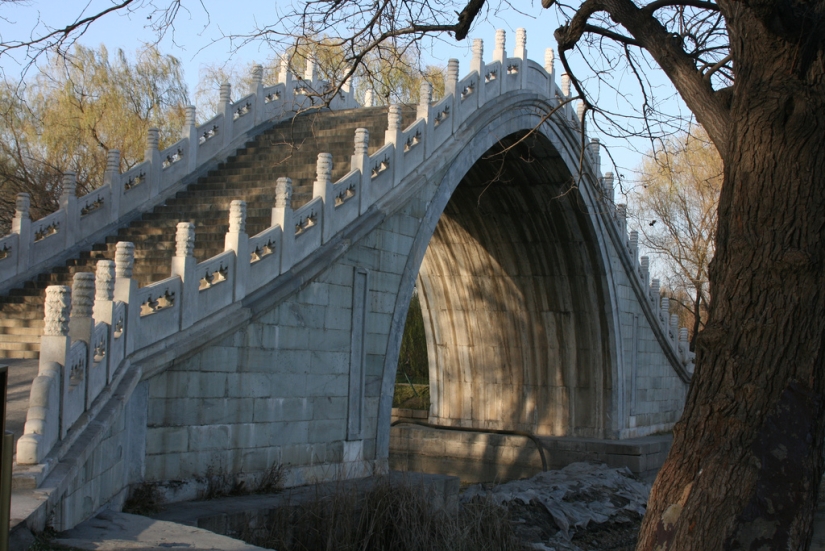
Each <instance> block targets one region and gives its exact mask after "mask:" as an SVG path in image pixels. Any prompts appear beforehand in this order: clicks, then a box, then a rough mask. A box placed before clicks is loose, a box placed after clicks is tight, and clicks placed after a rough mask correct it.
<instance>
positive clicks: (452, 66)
mask: <svg viewBox="0 0 825 551" xmlns="http://www.w3.org/2000/svg"><path fill="white" fill-rule="evenodd" d="M457 85H458V60H457V59H450V60H449V61H447V79H446V80H445V81H444V95H446V96H449V95H450V94H453V96H455V94H456V87H457Z"/></svg>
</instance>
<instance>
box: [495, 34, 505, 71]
mask: <svg viewBox="0 0 825 551" xmlns="http://www.w3.org/2000/svg"><path fill="white" fill-rule="evenodd" d="M506 42H507V33H505V32H504V29H498V30H497V31H496V48H495V49H494V50H493V61H494V62H495V61H498V62H500V63H501V69H502V71H503V72H507V67H505V66H504V64H505V60H506V59H507V51H506V50H505V49H504V48H505V45H506Z"/></svg>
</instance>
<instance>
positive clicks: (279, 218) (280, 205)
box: [271, 177, 295, 273]
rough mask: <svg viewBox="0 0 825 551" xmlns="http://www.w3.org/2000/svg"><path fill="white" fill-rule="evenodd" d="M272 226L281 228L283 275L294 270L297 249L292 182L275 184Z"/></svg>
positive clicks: (285, 180)
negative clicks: (294, 256)
mask: <svg viewBox="0 0 825 551" xmlns="http://www.w3.org/2000/svg"><path fill="white" fill-rule="evenodd" d="M271 225H272V226H275V225H278V226H281V229H282V230H283V232H282V235H283V243H282V244H281V273H284V272H286V271H287V270H289V269H290V268H292V257H293V251H294V249H295V222H294V217H293V216H292V180H291V179H289V178H284V177H281V178H278V181H277V182H276V184H275V207H274V208H273V209H272V224H271Z"/></svg>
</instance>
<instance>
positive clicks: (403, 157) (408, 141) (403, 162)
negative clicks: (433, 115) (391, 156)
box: [395, 119, 427, 182]
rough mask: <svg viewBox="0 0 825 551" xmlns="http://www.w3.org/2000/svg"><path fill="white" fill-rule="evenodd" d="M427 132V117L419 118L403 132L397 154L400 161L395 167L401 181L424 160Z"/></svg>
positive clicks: (396, 174) (397, 178)
mask: <svg viewBox="0 0 825 551" xmlns="http://www.w3.org/2000/svg"><path fill="white" fill-rule="evenodd" d="M426 134H427V121H426V120H425V119H418V120H417V121H415V122H414V123H412V124H411V125H410V126H408V127H407V129H406V130H404V132H403V133H402V135H401V143H400V144H398V149H399V151H398V153H399V154H397V155H396V158H397V159H399V162H398V166H396V167H395V178H396V180H398V181H399V182H400V181H401V180H403V179H404V178H405V177H406V176H407V175H408V174H409V173H411V172H412V171H413V170H415V169H416V168H418V167H419V165H421V163H423V162H424V151H425V145H424V139H425V138H424V137H425V136H426Z"/></svg>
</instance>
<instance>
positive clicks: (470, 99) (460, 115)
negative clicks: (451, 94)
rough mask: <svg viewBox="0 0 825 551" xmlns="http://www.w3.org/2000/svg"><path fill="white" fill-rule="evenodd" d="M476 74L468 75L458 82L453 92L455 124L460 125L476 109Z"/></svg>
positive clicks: (477, 81)
mask: <svg viewBox="0 0 825 551" xmlns="http://www.w3.org/2000/svg"><path fill="white" fill-rule="evenodd" d="M479 78H480V77H479V76H478V73H475V72H473V73H470V74H469V75H468V76H466V77H464V78H463V79H461V80H459V81H458V85H457V86H456V90H455V110H456V123H458V124H461V123H462V122H464V121H465V120H467V118H468V117H470V116H471V115H472V114H473V113H475V112H476V109H478V98H479V96H480V94H479Z"/></svg>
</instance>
